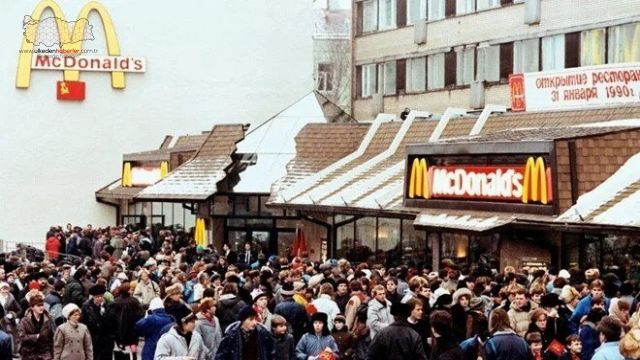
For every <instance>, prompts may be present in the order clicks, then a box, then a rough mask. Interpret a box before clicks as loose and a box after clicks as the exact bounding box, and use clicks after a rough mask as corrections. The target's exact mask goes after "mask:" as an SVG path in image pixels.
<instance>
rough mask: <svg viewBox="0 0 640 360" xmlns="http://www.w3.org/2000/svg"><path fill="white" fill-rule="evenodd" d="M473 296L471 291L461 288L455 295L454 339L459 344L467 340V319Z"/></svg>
mask: <svg viewBox="0 0 640 360" xmlns="http://www.w3.org/2000/svg"><path fill="white" fill-rule="evenodd" d="M472 296H473V294H472V293H471V290H469V289H467V288H460V289H458V290H456V292H454V293H453V303H452V305H451V319H452V321H453V339H454V340H455V341H457V342H461V341H464V340H466V339H467V319H468V317H469V310H470V309H469V304H470V302H471V297H472Z"/></svg>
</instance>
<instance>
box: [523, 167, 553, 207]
mask: <svg viewBox="0 0 640 360" xmlns="http://www.w3.org/2000/svg"><path fill="white" fill-rule="evenodd" d="M550 170H551V169H547V168H545V164H544V159H543V158H542V157H538V158H536V159H534V158H533V157H530V158H528V159H527V164H526V166H525V169H524V179H523V184H522V202H523V203H525V204H527V203H529V201H535V202H540V203H542V204H545V205H546V204H548V203H550V202H551V200H552V195H551V171H550Z"/></svg>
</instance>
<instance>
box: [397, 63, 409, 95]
mask: <svg viewBox="0 0 640 360" xmlns="http://www.w3.org/2000/svg"><path fill="white" fill-rule="evenodd" d="M406 83H407V60H406V59H398V60H396V93H397V94H404V93H405V84H406Z"/></svg>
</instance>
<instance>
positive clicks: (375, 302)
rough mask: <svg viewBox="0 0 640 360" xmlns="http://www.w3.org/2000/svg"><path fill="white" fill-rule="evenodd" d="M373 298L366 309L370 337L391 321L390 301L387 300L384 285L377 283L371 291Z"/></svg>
mask: <svg viewBox="0 0 640 360" xmlns="http://www.w3.org/2000/svg"><path fill="white" fill-rule="evenodd" d="M371 295H372V296H373V299H371V301H369V308H368V310H367V326H368V327H369V331H370V333H371V334H370V336H371V339H373V338H374V337H375V336H376V334H377V333H378V331H380V330H382V329H384V328H385V327H387V326H389V325H390V324H391V323H392V322H393V317H392V316H391V301H389V300H387V292H386V291H385V289H384V286H382V285H377V286H376V287H374V288H373V290H372V291H371Z"/></svg>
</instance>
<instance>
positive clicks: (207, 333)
mask: <svg viewBox="0 0 640 360" xmlns="http://www.w3.org/2000/svg"><path fill="white" fill-rule="evenodd" d="M215 315H216V301H215V300H213V298H204V299H202V300H200V305H199V306H198V313H197V314H196V318H197V319H196V328H195V330H194V331H195V332H197V333H199V334H200V336H201V337H202V340H203V342H204V346H205V347H206V348H207V351H208V353H207V355H206V356H205V359H207V360H213V359H215V358H216V352H218V346H220V343H221V342H222V330H221V329H220V321H219V320H218V318H217V317H216V316H215Z"/></svg>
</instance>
